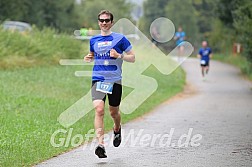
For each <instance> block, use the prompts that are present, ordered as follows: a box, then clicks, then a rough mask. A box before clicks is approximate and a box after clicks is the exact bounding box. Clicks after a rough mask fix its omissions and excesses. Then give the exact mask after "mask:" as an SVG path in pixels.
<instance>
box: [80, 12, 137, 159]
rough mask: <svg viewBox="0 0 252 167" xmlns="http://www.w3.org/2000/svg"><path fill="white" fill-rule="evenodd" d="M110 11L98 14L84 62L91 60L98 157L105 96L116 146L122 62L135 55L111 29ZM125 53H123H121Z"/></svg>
mask: <svg viewBox="0 0 252 167" xmlns="http://www.w3.org/2000/svg"><path fill="white" fill-rule="evenodd" d="M113 23H114V22H113V14H112V13H111V12H110V11H107V10H102V11H101V12H100V13H99V14H98V25H99V27H100V29H101V34H100V35H97V36H94V37H92V38H91V40H90V53H89V54H88V55H87V56H85V57H84V61H86V62H91V61H93V60H94V67H93V74H92V100H93V105H94V107H95V120H94V126H95V130H96V136H97V139H98V143H99V144H98V146H97V147H96V149H95V154H96V155H97V156H98V157H99V158H106V157H107V155H106V151H105V147H104V137H103V136H104V122H103V118H104V106H105V99H106V96H108V101H109V111H110V115H111V117H112V119H113V121H114V127H113V130H114V139H113V145H114V146H115V147H118V146H119V145H120V143H121V116H120V112H119V105H120V102H121V96H122V85H121V80H122V63H123V61H127V62H132V63H133V62H135V55H134V53H133V51H132V46H131V43H130V42H129V40H128V39H127V38H126V37H125V36H124V35H122V34H119V33H115V32H112V31H111V27H112V26H113ZM123 52H125V53H126V54H123Z"/></svg>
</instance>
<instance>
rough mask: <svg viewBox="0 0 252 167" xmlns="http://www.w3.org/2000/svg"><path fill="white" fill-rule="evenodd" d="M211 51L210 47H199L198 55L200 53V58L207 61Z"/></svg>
mask: <svg viewBox="0 0 252 167" xmlns="http://www.w3.org/2000/svg"><path fill="white" fill-rule="evenodd" d="M211 53H212V50H211V48H209V47H208V48H200V50H199V55H201V60H204V61H206V62H208V61H209V59H210V57H209V55H210V54H211Z"/></svg>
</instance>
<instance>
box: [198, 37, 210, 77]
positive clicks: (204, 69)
mask: <svg viewBox="0 0 252 167" xmlns="http://www.w3.org/2000/svg"><path fill="white" fill-rule="evenodd" d="M197 56H198V58H200V66H201V73H202V77H203V80H205V76H206V74H208V71H209V61H210V58H212V56H213V54H212V50H211V48H210V47H207V41H203V42H202V48H200V50H199V53H198V55H197Z"/></svg>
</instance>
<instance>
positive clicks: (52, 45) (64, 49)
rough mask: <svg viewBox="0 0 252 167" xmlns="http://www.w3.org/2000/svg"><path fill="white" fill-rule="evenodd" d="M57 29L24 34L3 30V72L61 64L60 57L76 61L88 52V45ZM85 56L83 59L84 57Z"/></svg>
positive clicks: (0, 58) (0, 46) (0, 55)
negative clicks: (16, 68) (11, 69)
mask: <svg viewBox="0 0 252 167" xmlns="http://www.w3.org/2000/svg"><path fill="white" fill-rule="evenodd" d="M84 43H85V42H82V41H80V40H75V39H74V38H72V37H71V36H70V35H68V34H58V33H57V31H56V30H54V29H50V28H44V29H43V30H41V31H40V30H38V29H37V28H36V27H33V30H32V32H30V33H28V34H26V35H24V34H21V33H19V32H11V31H6V30H3V29H2V28H1V27H0V69H10V68H14V67H32V66H33V67H34V66H37V65H48V64H56V63H58V61H59V59H60V58H76V57H79V58H80V55H81V54H82V52H83V50H87V46H88V45H87V43H85V44H84ZM81 57H82V56H81Z"/></svg>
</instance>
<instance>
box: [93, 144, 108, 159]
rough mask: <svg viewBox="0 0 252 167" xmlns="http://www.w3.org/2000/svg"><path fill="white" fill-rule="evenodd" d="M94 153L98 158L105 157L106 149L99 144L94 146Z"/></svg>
mask: <svg viewBox="0 0 252 167" xmlns="http://www.w3.org/2000/svg"><path fill="white" fill-rule="evenodd" d="M95 154H96V155H97V156H98V157H99V158H107V155H106V151H105V147H104V146H103V145H101V144H99V145H98V146H97V147H96V148H95Z"/></svg>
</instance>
